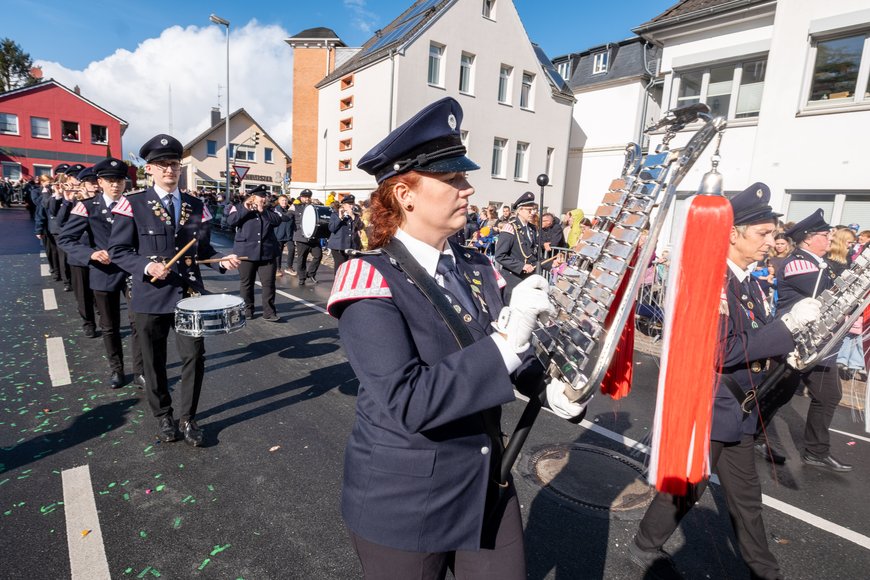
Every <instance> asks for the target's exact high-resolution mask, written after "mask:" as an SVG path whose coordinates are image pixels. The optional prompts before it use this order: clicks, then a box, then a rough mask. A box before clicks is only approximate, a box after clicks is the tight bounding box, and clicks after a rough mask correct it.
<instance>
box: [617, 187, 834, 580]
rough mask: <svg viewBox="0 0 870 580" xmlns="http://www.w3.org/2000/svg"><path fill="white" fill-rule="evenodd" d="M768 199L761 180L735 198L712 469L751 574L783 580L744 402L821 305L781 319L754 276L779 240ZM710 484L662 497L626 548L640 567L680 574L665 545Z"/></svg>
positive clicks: (752, 411) (812, 303) (753, 419)
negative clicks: (768, 531) (767, 529)
mask: <svg viewBox="0 0 870 580" xmlns="http://www.w3.org/2000/svg"><path fill="white" fill-rule="evenodd" d="M769 201H770V189H769V188H768V187H767V186H766V185H765V184H763V183H756V184H753V185H751V186H750V187H749V188H747V189H746V190H744V191H743V192H741V193H739V194H737V195H736V196H734V197H733V198H732V199H731V207H732V210H733V214H734V227H733V228H732V229H731V234H730V238H729V241H730V246H729V249H728V274H727V278H726V282H725V287H724V289H723V291H722V300H721V305H720V314H721V318H722V319H723V324H722V325H721V329H722V330H721V334H720V345H721V347H722V349H723V355H722V361H721V368H720V369H717V371H718V373H719V379H720V380H719V387H718V390H717V391H716V394H715V398H714V403H713V423H712V425H713V426H712V432H711V434H710V439H711V441H710V466H711V469H715V470H716V472H717V474H718V476H719V481H720V482H721V484H722V491H723V492H724V493H725V499H726V501H727V503H728V512H729V514H730V515H731V521H732V524H733V526H734V533H735V535H736V536H737V542H738V545H739V547H740V553H741V555H742V556H743V560H744V561H745V562H746V565H747V566H749V569H750V572H751V574H752V577H753V578H770V579H773V578H782V574H781V572H780V570H779V564H777V562H776V558H774V557H773V554H771V552H770V549H769V548H768V546H767V536H766V535H765V532H764V522H763V520H762V518H761V483H760V481H759V479H758V473H757V472H756V470H755V452H754V434H755V430H756V426H757V425H758V412H757V410H756V408H755V407H754V405H752V404H751V403H748V404H746V405H743V403H744V401H745V400H746V396H747V394H748V393H750V392H752V391H753V389H754V388H755V387H756V386H757V385H759V384H760V383H761V381H762V380H763V379H764V374H765V371H766V366H767V362H768V359H769V358H770V357H773V356H779V355H784V354H787V353H789V352H791V351H792V350H793V349H794V340H793V339H792V332H791V331H792V330H793V329H796V328H799V327H802V326H805V325H806V324H809V323H810V322H811V321H813V320H815V319H816V318H817V317H818V315H819V302H818V301H817V300H814V299H806V300H804V301H801V302H800V303H798V304H795V307H794V309H793V310H792V312H791V314H789V315H787V316H784V317H783V318H782V319H779V320H774V319H772V318H771V316H770V312H769V311H768V309H767V303H766V301H765V300H764V296H763V294H762V292H761V288H760V287H759V285H758V283H757V282H756V281H755V280H754V279H753V278H752V276H751V275H750V274H751V272H752V270H753V269H754V267H755V263H756V262H758V261H759V260H763V259H764V257H765V256H766V255H767V251H768V250H769V249H770V248H771V247H772V246H773V243H774V240H773V234H774V232H775V231H776V228H775V225H776V218H778V217H779V214H777V213H774V212H773V211H772V210H771V208H770V206H769V205H768V203H769ZM753 394H754V393H753ZM751 400H752V399H750V401H751ZM706 488H707V482H706V481H704V482H702V483H700V484H698V485H696V486H694V488H690V489H689V492H688V494H687V495H686V496H685V497H678V496H673V495H670V494H666V493H661V492H660V493H658V494H657V495H656V497H655V498H654V499H653V501H652V503H651V504H650V506H649V508H648V509H647V512H646V514H645V515H644V517H643V520H642V521H641V523H640V527H639V529H638V531H637V534H636V535H635V537H634V540H632V541H631V542H630V543H629V546H628V554H629V557H630V558H631V560H632V561H633V562H634V563H635V564H637V565H639V566H641V567H642V568H644V569H645V570H647V571H648V572H650V573H651V574H652V575H653V577H670V576H673V575H675V574H676V571H675V570H674V569H673V563H672V562H671V560H670V556H669V555H668V554H667V553H666V552H665V551H664V550H663V549H662V546H664V544H665V542H666V541H667V540H668V538H670V537H671V534H673V533H674V530H676V529H677V526H679V524H680V521H681V520H682V519H683V517H684V516H685V515H686V514H687V513H688V512H689V510H690V509H691V508H692V506H693V505H695V503H696V502H697V501H698V500H699V499H700V498H701V495H702V494H703V493H704V490H705V489H706ZM668 573H670V574H668Z"/></svg>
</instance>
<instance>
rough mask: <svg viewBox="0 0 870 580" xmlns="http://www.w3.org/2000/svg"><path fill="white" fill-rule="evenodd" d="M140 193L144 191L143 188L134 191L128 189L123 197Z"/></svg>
mask: <svg viewBox="0 0 870 580" xmlns="http://www.w3.org/2000/svg"><path fill="white" fill-rule="evenodd" d="M140 193H145V190H144V189H137V190H136V191H128V192H127V193H125V194H124V197H132V196H134V195H139V194H140Z"/></svg>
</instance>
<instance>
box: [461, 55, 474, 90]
mask: <svg viewBox="0 0 870 580" xmlns="http://www.w3.org/2000/svg"><path fill="white" fill-rule="evenodd" d="M459 92H460V93H466V94H469V95H470V94H473V93H474V55H473V54H471V53H468V52H463V53H462V56H461V57H460V58H459Z"/></svg>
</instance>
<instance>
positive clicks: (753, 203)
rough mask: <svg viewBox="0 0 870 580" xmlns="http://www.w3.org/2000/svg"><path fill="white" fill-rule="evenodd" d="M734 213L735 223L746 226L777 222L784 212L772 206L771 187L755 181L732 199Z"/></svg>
mask: <svg viewBox="0 0 870 580" xmlns="http://www.w3.org/2000/svg"><path fill="white" fill-rule="evenodd" d="M729 201H730V202H731V210H732V212H733V213H734V225H735V226H745V225H750V224H757V223H762V222H770V221H773V222H775V221H776V220H777V218H779V217H782V214H779V213H776V212H774V211H773V209H772V208H771V207H770V188H769V187H768V186H767V185H766V184H764V183H761V182H760V181H759V182H756V183H753V184H752V185H750V186H749V187H747V188H746V189H744V190H743V191H741V192H740V193H738V194H737V195H735V196H734V197H732V198H731V199H730V200H729Z"/></svg>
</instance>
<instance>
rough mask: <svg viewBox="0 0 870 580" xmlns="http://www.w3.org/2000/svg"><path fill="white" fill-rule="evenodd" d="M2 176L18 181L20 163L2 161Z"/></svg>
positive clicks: (19, 177)
mask: <svg viewBox="0 0 870 580" xmlns="http://www.w3.org/2000/svg"><path fill="white" fill-rule="evenodd" d="M3 177H5V178H7V179H9V180H11V181H18V180H19V179H21V164H20V163H11V162H8V161H4V162H3Z"/></svg>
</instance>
